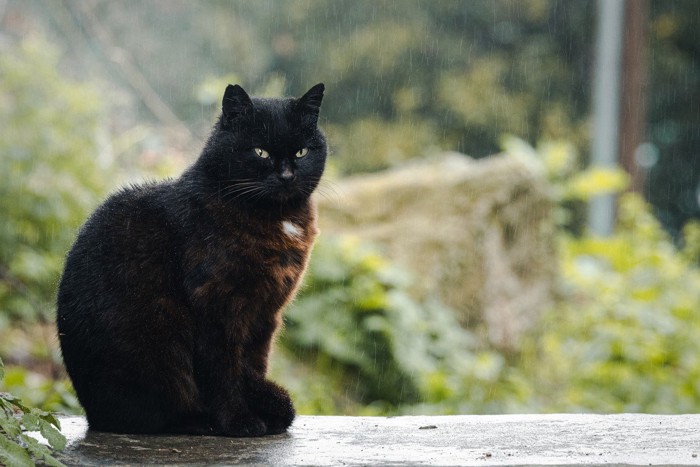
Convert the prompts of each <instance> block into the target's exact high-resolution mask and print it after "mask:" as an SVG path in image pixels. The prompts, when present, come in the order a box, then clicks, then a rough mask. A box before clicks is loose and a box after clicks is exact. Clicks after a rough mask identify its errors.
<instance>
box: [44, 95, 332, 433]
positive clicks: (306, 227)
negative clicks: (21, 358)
mask: <svg viewBox="0 0 700 467" xmlns="http://www.w3.org/2000/svg"><path fill="white" fill-rule="evenodd" d="M323 91H324V88H323V85H322V84H318V85H316V86H314V87H313V88H311V90H309V92H307V93H306V94H305V95H304V96H303V97H301V98H299V99H294V98H283V99H261V98H250V97H248V95H247V94H246V93H245V91H244V90H243V89H242V88H241V87H240V86H238V85H236V86H230V85H229V86H228V88H227V89H226V93H225V95H224V99H223V104H222V114H221V117H220V118H219V120H218V122H217V123H216V125H215V127H214V129H213V131H212V134H211V136H210V137H209V140H208V141H207V143H206V145H205V147H204V149H203V151H202V153H201V155H200V157H199V158H198V160H197V161H196V162H195V163H194V164H193V165H192V166H191V167H190V168H189V169H188V170H187V171H186V172H185V173H184V174H183V175H182V176H181V177H180V178H178V179H177V180H173V181H165V182H162V183H152V184H144V185H141V186H132V187H129V188H125V189H123V190H121V191H120V192H118V193H116V194H115V195H113V196H111V197H110V198H109V199H107V201H106V202H105V203H104V204H102V205H101V206H100V207H99V208H98V209H97V210H96V211H95V212H94V213H93V214H92V216H91V217H90V218H89V219H88V221H87V222H86V223H85V225H84V226H83V227H82V228H81V230H80V232H79V234H78V238H77V240H76V242H75V244H74V245H73V247H72V249H71V250H70V252H69V253H68V256H67V259H66V265H65V270H64V273H63V276H62V278H61V282H60V286H59V291H58V332H59V339H60V342H61V350H62V353H63V359H64V361H65V364H66V368H67V370H68V373H69V375H70V377H71V379H72V381H73V385H74V386H75V390H76V392H77V394H78V398H79V399H80V402H81V404H82V405H83V407H84V408H85V411H86V415H87V418H88V422H89V424H90V428H91V429H95V430H100V431H111V432H123V433H189V434H215V435H225V436H259V435H264V434H272V433H280V432H283V431H285V430H286V429H287V428H288V427H289V426H290V424H291V423H292V421H293V419H294V408H293V406H292V402H291V400H290V398H289V395H288V393H287V391H286V390H284V389H283V388H281V387H280V386H278V385H276V384H275V383H273V382H271V381H269V380H267V379H266V376H265V375H266V371H267V361H268V354H269V351H270V346H271V343H272V341H273V335H274V333H275V331H276V329H278V327H279V324H280V322H281V311H282V309H283V308H284V307H285V306H286V304H287V303H288V302H289V301H290V300H291V299H292V298H293V296H294V293H295V292H296V289H297V287H298V286H299V282H300V280H301V277H302V275H303V273H304V270H305V268H306V264H307V261H308V257H309V253H310V250H311V247H312V245H313V241H314V238H315V236H316V234H317V228H316V211H315V207H314V205H313V203H312V202H311V199H310V195H311V193H312V192H313V191H314V189H315V188H316V186H317V184H318V182H319V180H320V177H321V175H322V173H323V169H324V166H325V160H326V155H327V148H326V142H325V138H324V136H323V134H322V133H321V132H320V130H319V129H318V128H317V119H318V112H319V107H320V104H321V100H322V98H323ZM257 148H259V149H262V150H264V151H265V152H261V151H256V149H257ZM304 148H306V149H307V152H306V153H305V155H304V156H303V157H301V158H299V157H297V156H298V155H302V154H304V153H299V154H297V152H298V151H300V150H302V149H304ZM261 156H262V157H261Z"/></svg>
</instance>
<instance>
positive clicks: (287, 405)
mask: <svg viewBox="0 0 700 467" xmlns="http://www.w3.org/2000/svg"><path fill="white" fill-rule="evenodd" d="M246 382H247V388H246V397H247V399H248V403H249V405H250V407H251V409H252V410H253V411H254V412H255V413H256V414H258V416H260V417H261V418H262V419H263V420H264V421H265V425H266V426H267V431H266V434H269V435H272V434H279V433H284V432H285V431H287V428H289V427H290V426H291V424H292V422H293V421H294V417H295V416H296V412H295V410H294V404H293V403H292V399H291V398H290V397H289V393H288V392H287V390H286V389H284V388H283V387H281V386H279V385H278V384H276V383H273V382H272V381H270V380H267V379H265V378H260V377H251V378H248V379H246Z"/></svg>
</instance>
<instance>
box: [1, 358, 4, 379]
mask: <svg viewBox="0 0 700 467" xmlns="http://www.w3.org/2000/svg"><path fill="white" fill-rule="evenodd" d="M4 377H5V364H4V363H3V362H2V358H0V381H2V379H3V378H4Z"/></svg>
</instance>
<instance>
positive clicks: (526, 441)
mask: <svg viewBox="0 0 700 467" xmlns="http://www.w3.org/2000/svg"><path fill="white" fill-rule="evenodd" d="M61 423H62V428H63V432H64V433H65V434H66V435H67V437H68V439H69V445H68V447H67V448H66V450H65V452H63V453H61V454H60V455H59V459H60V460H62V461H63V462H64V463H66V464H68V465H80V466H90V465H164V464H167V465H240V464H245V465H397V464H403V465H405V464H413V465H478V466H492V465H611V464H613V465H614V464H626V465H700V457H698V456H700V415H673V416H663V415H631V414H624V415H584V414H580V415H579V414H576V415H482V416H477V415H464V416H462V415H459V416H431V417H426V416H418V417H390V418H384V417H317V416H313V417H312V416H301V417H298V419H297V420H296V422H295V423H294V425H293V427H292V428H291V429H290V431H289V433H287V434H283V435H277V436H268V437H264V438H256V439H250V438H248V439H233V438H219V437H206V436H205V437H188V436H134V435H113V434H107V433H96V432H88V431H87V425H86V423H85V420H84V419H83V418H81V417H66V418H63V419H61Z"/></svg>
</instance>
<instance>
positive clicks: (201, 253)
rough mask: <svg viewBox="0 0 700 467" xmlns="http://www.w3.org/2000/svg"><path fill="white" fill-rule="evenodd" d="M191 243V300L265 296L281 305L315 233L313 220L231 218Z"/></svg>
mask: <svg viewBox="0 0 700 467" xmlns="http://www.w3.org/2000/svg"><path fill="white" fill-rule="evenodd" d="M233 221H235V222H230V223H224V224H223V225H221V224H220V225H219V228H218V229H211V230H210V231H209V232H207V231H206V229H203V230H202V232H201V233H200V234H198V235H197V237H198V238H196V239H193V242H192V245H191V247H190V248H189V249H188V254H187V255H186V258H187V259H186V270H187V271H188V274H187V277H188V278H190V280H188V281H187V282H188V285H189V287H188V288H189V289H190V290H191V291H192V292H193V294H194V296H195V297H202V298H206V297H212V296H218V297H222V298H224V297H227V296H237V297H244V296H251V297H258V299H259V298H260V297H266V299H267V300H269V302H270V304H271V305H275V306H277V305H279V306H281V305H282V304H284V303H286V302H287V301H288V300H289V299H290V298H291V296H292V295H293V293H294V291H295V290H296V288H297V287H298V285H299V282H300V281H301V277H302V275H303V273H304V270H305V269H306V265H307V262H308V258H309V254H310V252H311V248H312V246H313V243H314V240H315V237H316V235H317V233H318V231H317V227H316V223H315V217H314V216H288V217H280V218H277V219H269V220H265V221H257V222H253V221H251V220H249V219H245V218H243V219H234V220H233Z"/></svg>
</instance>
